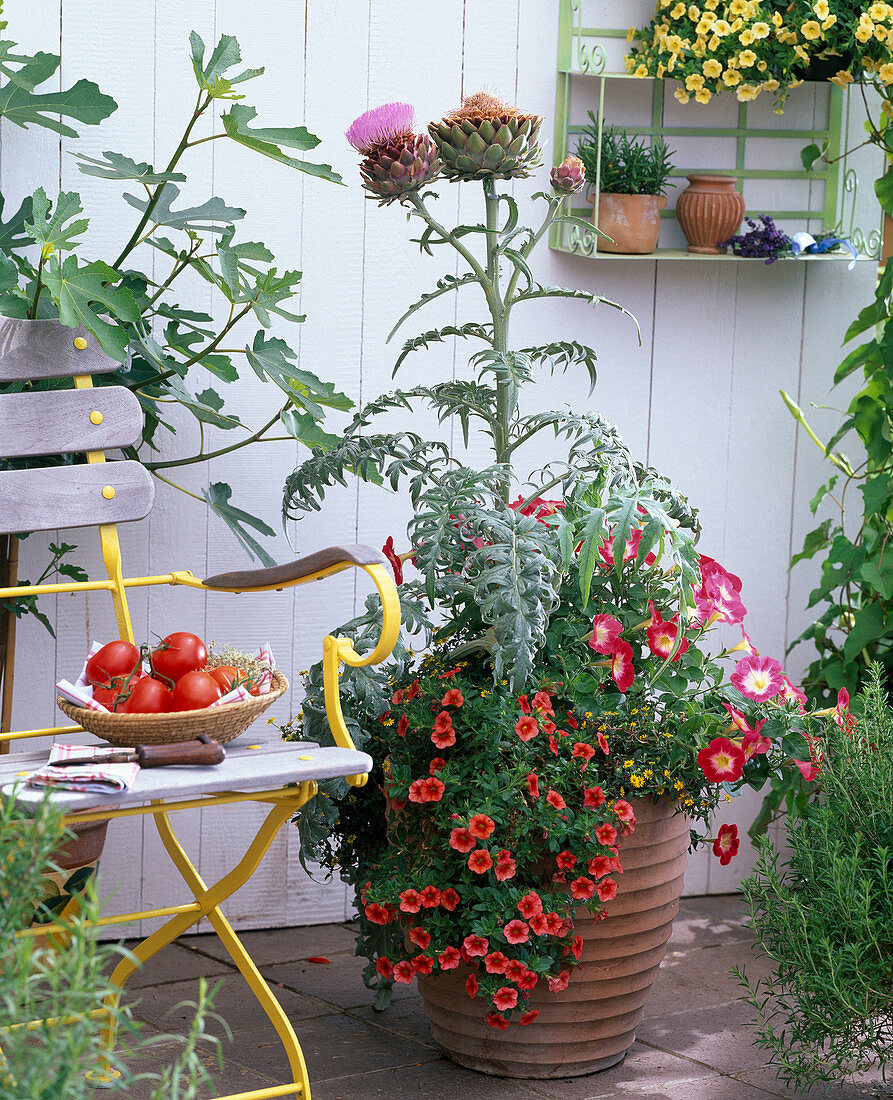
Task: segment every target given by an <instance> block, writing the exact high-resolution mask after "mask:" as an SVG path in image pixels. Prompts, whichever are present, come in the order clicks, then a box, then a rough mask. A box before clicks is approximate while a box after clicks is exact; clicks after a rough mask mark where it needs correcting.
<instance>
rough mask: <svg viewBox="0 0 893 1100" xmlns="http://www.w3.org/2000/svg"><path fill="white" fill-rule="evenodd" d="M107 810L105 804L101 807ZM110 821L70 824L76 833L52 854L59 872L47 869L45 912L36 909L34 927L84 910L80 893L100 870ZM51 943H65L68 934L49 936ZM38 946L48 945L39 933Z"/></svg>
mask: <svg viewBox="0 0 893 1100" xmlns="http://www.w3.org/2000/svg"><path fill="white" fill-rule="evenodd" d="M98 808H100V809H104V808H105V807H98ZM108 827H109V823H108V822H107V821H86V822H84V823H83V824H82V825H80V824H72V825H69V826H68V828H69V830H70V831H71V832H72V833H74V836H73V837H72V838H71V839H70V840H68V841H67V842H66V843H65V844H64V845H63V846H62V847H61V848H59V849H57V850H56V851H55V852H54V853H53V856H52V862H53V863H54V864H55V865H56V867H58V870H57V871H46V872H44V876H43V877H44V884H45V894H44V898H43V903H42V904H43V906H45V909H44V910H43V911H39V912H36V913H35V914H34V919H32V922H31V926H32V928H33V927H35V926H38V925H41V924H46V923H48V922H50V921H52V920H54V919H56V920H70V919H71V918H73V917H74V916H76V915H77V913H78V912H79V911H80V907H81V906H80V895H81V894H82V893H83V891H84V890H85V889H86V888H87V884H88V883H89V882H90V880H91V879H93V878H94V877H95V875H96V873H97V871H98V870H99V859H100V856H101V855H102V850H103V847H104V846H105V837H106V833H107V832H108ZM49 939H50V942H56V943H60V944H61V943H63V942H66V939H67V937H66V936H65V934H64V933H60V934H55V935H53V936H51V937H49ZM33 942H34V945H35V946H45V945H46V937H43V936H36V937H35V938H34V941H33Z"/></svg>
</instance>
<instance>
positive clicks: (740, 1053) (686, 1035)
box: [636, 1001, 766, 1073]
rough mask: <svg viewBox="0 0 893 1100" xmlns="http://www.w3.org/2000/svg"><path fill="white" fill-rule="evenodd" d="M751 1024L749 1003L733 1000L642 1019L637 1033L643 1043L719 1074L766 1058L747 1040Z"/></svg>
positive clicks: (742, 1067)
mask: <svg viewBox="0 0 893 1100" xmlns="http://www.w3.org/2000/svg"><path fill="white" fill-rule="evenodd" d="M750 1023H751V1012H750V1009H749V1008H748V1006H747V1005H745V1004H743V1003H742V1002H741V1001H732V1002H727V1003H725V1004H720V1005H714V1006H713V1007H711V1008H700V1009H694V1010H692V1011H690V1012H675V1013H672V1014H669V1015H666V1016H658V1017H654V1018H651V1019H645V1020H643V1021H642V1023H641V1025H640V1026H639V1028H638V1029H637V1033H636V1035H637V1038H638V1039H639V1041H640V1042H642V1043H644V1044H645V1045H646V1046H651V1047H656V1048H657V1049H658V1050H665V1051H668V1052H670V1053H672V1054H677V1055H680V1056H681V1057H685V1058H690V1059H692V1060H693V1061H696V1062H701V1063H702V1064H703V1065H705V1066H710V1067H711V1068H713V1069H715V1070H716V1071H717V1072H719V1073H737V1072H740V1071H741V1070H747V1069H756V1068H757V1067H758V1066H761V1065H763V1064H765V1061H766V1056H765V1054H764V1052H763V1051H761V1050H758V1049H757V1048H756V1047H754V1046H753V1045H752V1044H751V1042H750V1030H749V1027H748V1025H749V1024H750Z"/></svg>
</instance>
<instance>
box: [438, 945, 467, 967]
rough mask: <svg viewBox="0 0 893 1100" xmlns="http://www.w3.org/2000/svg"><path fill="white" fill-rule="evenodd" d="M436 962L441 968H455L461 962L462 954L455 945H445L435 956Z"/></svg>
mask: <svg viewBox="0 0 893 1100" xmlns="http://www.w3.org/2000/svg"><path fill="white" fill-rule="evenodd" d="M437 962H438V965H439V966H440V969H441V970H455V969H456V967H457V966H458V965H459V963H461V962H462V956H461V955H460V954H459V949H458V948H457V947H445V948H444V949H443V951H441V953H440V954H439V955H438V956H437Z"/></svg>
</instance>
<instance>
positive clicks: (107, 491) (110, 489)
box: [102, 485, 115, 500]
mask: <svg viewBox="0 0 893 1100" xmlns="http://www.w3.org/2000/svg"><path fill="white" fill-rule="evenodd" d="M102 495H103V496H104V497H105V499H106V500H111V499H112V497H113V496H114V495H115V487H114V485H103V487H102Z"/></svg>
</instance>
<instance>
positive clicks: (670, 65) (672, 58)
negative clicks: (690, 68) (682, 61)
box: [667, 54, 676, 73]
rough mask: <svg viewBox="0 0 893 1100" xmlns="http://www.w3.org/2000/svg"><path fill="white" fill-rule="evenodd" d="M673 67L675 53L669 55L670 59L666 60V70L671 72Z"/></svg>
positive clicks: (674, 66)
mask: <svg viewBox="0 0 893 1100" xmlns="http://www.w3.org/2000/svg"><path fill="white" fill-rule="evenodd" d="M675 68H676V54H673V55H672V56H671V57H670V60H669V61H668V62H667V72H668V73H671V72H672V71H673V70H674V69H675Z"/></svg>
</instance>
